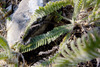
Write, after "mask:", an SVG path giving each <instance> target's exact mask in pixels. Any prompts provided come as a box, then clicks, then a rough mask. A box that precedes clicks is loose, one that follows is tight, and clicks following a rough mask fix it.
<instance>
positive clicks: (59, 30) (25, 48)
mask: <svg viewBox="0 0 100 67" xmlns="http://www.w3.org/2000/svg"><path fill="white" fill-rule="evenodd" d="M72 28H73V25H71V24H69V25H63V26H59V27H56V28H54V29H53V30H51V31H49V32H47V33H46V34H42V35H39V36H36V37H33V38H32V39H31V41H30V43H29V44H28V45H22V46H21V47H20V49H21V52H22V53H24V52H29V51H31V50H33V49H36V48H38V47H39V46H43V45H46V44H49V43H50V42H51V41H54V40H56V39H57V38H58V37H59V36H60V35H62V34H65V33H67V32H69V30H71V29H72Z"/></svg>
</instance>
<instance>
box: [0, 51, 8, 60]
mask: <svg viewBox="0 0 100 67" xmlns="http://www.w3.org/2000/svg"><path fill="white" fill-rule="evenodd" d="M7 58H8V55H7V52H0V60H4V59H7Z"/></svg>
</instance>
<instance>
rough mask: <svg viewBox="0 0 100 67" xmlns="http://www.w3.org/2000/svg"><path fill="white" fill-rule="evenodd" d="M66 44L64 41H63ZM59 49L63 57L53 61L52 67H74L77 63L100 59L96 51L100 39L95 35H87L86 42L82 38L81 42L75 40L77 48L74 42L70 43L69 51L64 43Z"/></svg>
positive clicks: (98, 47) (99, 47) (99, 45)
mask: <svg viewBox="0 0 100 67" xmlns="http://www.w3.org/2000/svg"><path fill="white" fill-rule="evenodd" d="M65 42H66V41H65ZM65 42H64V43H63V46H62V47H61V48H62V50H61V54H62V56H63V57H58V58H57V59H56V60H55V63H56V64H55V65H54V67H66V66H73V65H74V66H75V65H77V64H78V63H79V62H84V61H89V60H92V59H94V58H97V57H100V53H99V52H98V51H97V49H100V37H99V36H98V35H97V34H94V36H93V35H91V34H89V38H88V40H87V39H86V38H85V37H84V36H83V37H82V40H81V39H77V47H76V46H75V43H74V41H72V42H71V50H70V49H69V48H68V46H67V45H66V43H65Z"/></svg>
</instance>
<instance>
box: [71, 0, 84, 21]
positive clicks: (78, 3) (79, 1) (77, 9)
mask: <svg viewBox="0 0 100 67" xmlns="http://www.w3.org/2000/svg"><path fill="white" fill-rule="evenodd" d="M82 2H83V0H74V13H73V17H72V19H73V22H74V20H75V19H76V17H77V15H78V14H79V12H80V10H81V7H82Z"/></svg>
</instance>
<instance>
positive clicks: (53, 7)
mask: <svg viewBox="0 0 100 67" xmlns="http://www.w3.org/2000/svg"><path fill="white" fill-rule="evenodd" d="M68 4H70V2H66V1H56V2H49V3H47V4H46V6H44V7H39V9H37V10H36V11H35V13H34V14H33V15H32V16H31V20H30V23H29V24H28V26H27V27H26V30H25V34H24V36H23V38H24V37H25V36H26V34H27V32H28V30H29V28H30V26H31V24H33V23H34V22H35V21H36V20H37V18H42V17H44V16H47V15H48V14H50V13H52V12H54V11H57V10H59V9H60V8H61V7H62V6H64V7H65V6H66V5H68Z"/></svg>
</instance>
